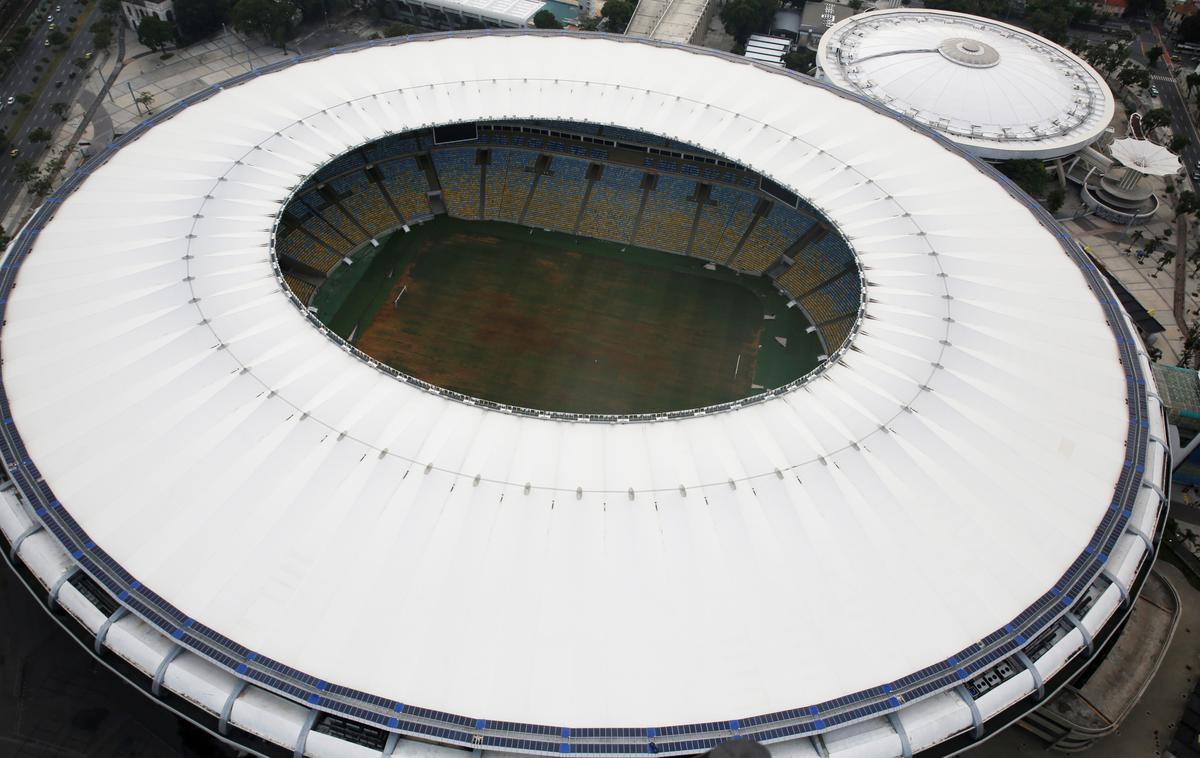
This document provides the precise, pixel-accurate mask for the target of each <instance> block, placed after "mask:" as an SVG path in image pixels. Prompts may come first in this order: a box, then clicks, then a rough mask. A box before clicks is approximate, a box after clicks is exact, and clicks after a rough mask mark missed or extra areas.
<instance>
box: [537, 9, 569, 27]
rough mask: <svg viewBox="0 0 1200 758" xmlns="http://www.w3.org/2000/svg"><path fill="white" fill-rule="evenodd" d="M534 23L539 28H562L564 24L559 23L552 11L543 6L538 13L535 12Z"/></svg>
mask: <svg viewBox="0 0 1200 758" xmlns="http://www.w3.org/2000/svg"><path fill="white" fill-rule="evenodd" d="M533 25H534V27H536V28H538V29H561V28H562V24H560V23H558V19H557V18H555V16H554V14H553V13H551V12H550V11H548V10H546V9H545V8H542V9H541V10H540V11H538V12H537V13H535V14H533Z"/></svg>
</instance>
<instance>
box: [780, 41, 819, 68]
mask: <svg viewBox="0 0 1200 758" xmlns="http://www.w3.org/2000/svg"><path fill="white" fill-rule="evenodd" d="M816 62H817V54H816V53H814V52H813V51H812V50H809V49H808V48H807V47H802V48H800V49H798V50H793V51H792V52H790V53H788V54H787V55H785V56H783V65H784V66H787V67H788V68H789V69H791V70H792V71H799V72H800V73H802V74H807V73H808V72H809V71H811V70H812V67H813V64H815V63H816Z"/></svg>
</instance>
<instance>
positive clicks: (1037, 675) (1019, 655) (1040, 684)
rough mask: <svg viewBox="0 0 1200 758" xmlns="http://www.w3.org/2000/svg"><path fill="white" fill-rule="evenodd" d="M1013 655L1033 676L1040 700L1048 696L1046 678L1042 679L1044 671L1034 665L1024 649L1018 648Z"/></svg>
mask: <svg viewBox="0 0 1200 758" xmlns="http://www.w3.org/2000/svg"><path fill="white" fill-rule="evenodd" d="M1013 657H1014V658H1016V659H1017V660H1018V661H1020V662H1021V665H1022V666H1024V667H1025V670H1026V671H1028V672H1029V674H1030V675H1031V676H1032V677H1033V684H1034V686H1035V687H1037V696H1038V700H1041V699H1042V698H1044V697H1046V680H1045V679H1042V672H1040V671H1038V668H1037V666H1035V665H1033V661H1031V660H1029V656H1028V655H1025V651H1024V650H1018V651H1017V652H1016V653H1015V654H1013Z"/></svg>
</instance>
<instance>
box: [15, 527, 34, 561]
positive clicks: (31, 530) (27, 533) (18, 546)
mask: <svg viewBox="0 0 1200 758" xmlns="http://www.w3.org/2000/svg"><path fill="white" fill-rule="evenodd" d="M40 531H42V525H41V524H30V525H29V527H28V528H27V529H26V530H25V531H23V532H21V533H20V534H18V535H17V536H16V537H15V538H14V539H13V541H12V547H10V548H9V549H8V560H9V561H12V562H15V561H16V560H17V551H18V550H20V549H21V543H22V542H24V541H25V538H27V537H31V536H33V535H35V534H37V533H38V532H40Z"/></svg>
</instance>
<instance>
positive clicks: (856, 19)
mask: <svg viewBox="0 0 1200 758" xmlns="http://www.w3.org/2000/svg"><path fill="white" fill-rule="evenodd" d="M816 76H817V78H818V79H822V80H824V81H828V82H830V83H831V84H833V85H835V86H837V87H840V88H842V89H845V90H848V91H851V92H854V93H856V94H860V95H862V96H864V97H867V98H870V99H871V100H874V101H875V102H877V103H879V104H880V105H882V106H884V107H885V108H887V109H889V110H891V111H894V112H896V113H899V114H903V115H905V116H907V117H908V118H911V119H913V120H915V121H918V122H920V123H922V124H924V125H926V126H928V127H930V128H931V129H935V130H937V131H939V132H941V133H942V134H944V135H946V137H948V138H949V139H951V140H953V141H954V142H956V143H958V144H959V145H962V147H963V148H964V149H966V150H967V151H968V152H970V153H972V154H974V155H977V156H979V157H981V158H984V159H987V160H1011V159H1024V158H1038V159H1043V160H1053V159H1061V158H1064V157H1066V156H1069V155H1072V154H1074V153H1076V152H1078V151H1079V150H1081V149H1082V148H1085V147H1087V146H1088V145H1091V144H1092V143H1094V142H1096V141H1097V140H1098V139H1100V138H1101V137H1102V136H1103V135H1104V132H1105V130H1106V129H1107V128H1108V126H1109V124H1110V123H1111V122H1112V119H1113V113H1114V112H1115V108H1116V106H1115V103H1114V101H1113V95H1112V91H1111V90H1109V88H1108V85H1107V84H1105V82H1104V77H1103V76H1101V75H1100V73H1099V72H1097V71H1096V70H1095V69H1094V68H1092V67H1091V65H1089V64H1088V63H1087V61H1085V60H1083V59H1082V58H1080V57H1079V56H1077V55H1075V54H1074V53H1072V52H1071V51H1070V50H1068V49H1066V48H1065V47H1063V46H1062V45H1058V44H1056V43H1054V42H1051V41H1050V40H1048V39H1045V38H1044V37H1041V36H1038V35H1037V34H1033V33H1032V32H1030V31H1029V30H1027V29H1022V28H1021V27H1019V26H1013V25H1011V24H1006V23H1003V22H1001V21H995V20H993V19H986V18H980V17H979V16H970V15H966V14H963V13H952V12H949V11H935V10H926V9H907V8H894V9H889V10H880V11H873V12H869V13H863V14H859V15H855V16H851V17H849V18H846V19H843V20H842V21H840V22H838V23H837V24H835V25H834V26H832V27H831V28H830V29H829V31H828V32H826V33H825V34H824V35H822V37H821V42H820V45H819V46H818V50H817V74H816Z"/></svg>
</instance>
